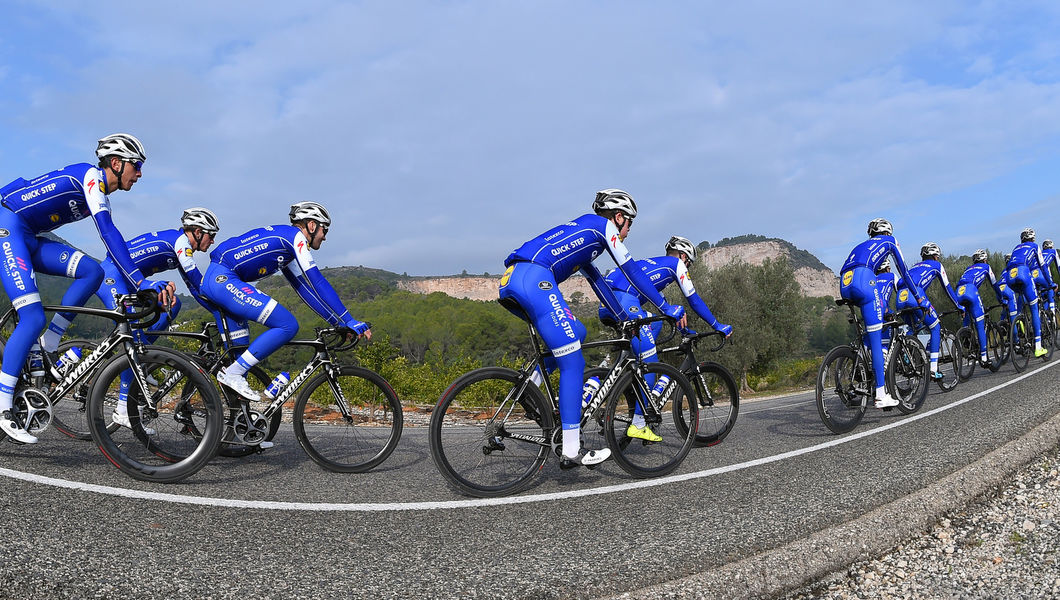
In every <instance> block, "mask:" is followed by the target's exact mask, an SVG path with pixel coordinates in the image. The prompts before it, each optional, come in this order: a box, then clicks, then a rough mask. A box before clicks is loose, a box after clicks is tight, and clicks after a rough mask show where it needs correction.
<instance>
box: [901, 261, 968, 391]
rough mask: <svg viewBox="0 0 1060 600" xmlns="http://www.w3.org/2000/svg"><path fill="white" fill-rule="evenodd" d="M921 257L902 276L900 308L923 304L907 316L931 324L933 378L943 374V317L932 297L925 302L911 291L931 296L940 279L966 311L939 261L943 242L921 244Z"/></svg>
mask: <svg viewBox="0 0 1060 600" xmlns="http://www.w3.org/2000/svg"><path fill="white" fill-rule="evenodd" d="M920 258H921V261H920V262H918V263H916V264H915V265H913V266H912V267H909V274H908V275H907V276H905V277H904V278H903V279H902V282H901V283H900V284H899V287H898V309H899V310H902V309H906V308H913V307H917V306H919V307H920V310H918V311H916V313H915V316H912V317H906V321H907V322H908V323H910V325H912V323H913V321H914V320H918V321H923V323H924V326H926V327H927V328H928V330H929V331H930V333H931V337H930V340H929V342H928V357H929V361H930V370H931V378H932V379H936V380H938V379H942V378H943V375H942V373H940V372H939V348H940V347H941V345H942V321H940V320H939V316H938V313H936V312H935V308H934V307H933V306H932V305H931V301H930V300H927V301H926V302H921V301H919V300H917V301H914V300H913V299H911V298H910V295H911V294H910V291H912V290H917V291H919V292H920V295H921V296H923V297H924V298H925V299H927V289H928V287H930V286H931V283H932V282H933V281H935V280H936V279H937V280H938V281H939V283H940V284H941V285H942V289H943V290H945V291H946V295H947V296H948V297H949V299H950V302H952V303H953V305H954V306H956V307H957V309H958V310H960V311H961V314H964V307H963V306H962V305H961V303H960V300H959V299H958V298H957V294H956V293H954V291H953V288H952V287H951V286H950V281H949V279H948V278H947V277H946V269H945V267H943V266H942V263H941V262H939V259H941V258H942V250H941V249H940V248H939V245H938V244H936V243H934V242H928V243H926V244H924V245H923V246H922V247H921V248H920Z"/></svg>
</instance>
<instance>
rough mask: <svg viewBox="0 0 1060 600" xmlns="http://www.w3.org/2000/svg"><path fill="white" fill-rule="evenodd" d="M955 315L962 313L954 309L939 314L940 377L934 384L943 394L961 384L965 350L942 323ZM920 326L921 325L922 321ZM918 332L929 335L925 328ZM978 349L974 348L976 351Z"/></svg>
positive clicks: (951, 330)
mask: <svg viewBox="0 0 1060 600" xmlns="http://www.w3.org/2000/svg"><path fill="white" fill-rule="evenodd" d="M955 314H964V313H963V311H962V310H960V309H954V310H947V311H945V312H943V313H940V314H939V361H938V367H937V368H938V372H939V373H941V374H942V377H941V378H940V379H935V383H937V384H938V386H939V388H940V389H941V390H942V391H944V392H950V391H953V389H954V388H956V387H957V384H958V383H960V382H961V371H962V370H963V368H964V367H963V365H964V360H965V350H964V346H963V345H962V343H961V339H960V338H959V337H958V336H957V332H956V331H954V330H953V329H951V328H949V327H947V326H946V324H945V321H943V319H944V318H946V317H948V316H949V315H955ZM921 324H923V322H922V321H921ZM919 331H920V333H922V334H924V333H927V334H928V335H930V333H929V332H928V331H927V328H926V327H923V328H922V329H920V330H919ZM978 348H979V347H978V346H976V349H978Z"/></svg>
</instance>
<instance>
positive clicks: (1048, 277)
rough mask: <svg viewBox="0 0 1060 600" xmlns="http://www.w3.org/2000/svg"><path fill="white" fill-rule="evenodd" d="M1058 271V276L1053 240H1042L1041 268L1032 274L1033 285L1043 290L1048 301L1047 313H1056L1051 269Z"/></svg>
mask: <svg viewBox="0 0 1060 600" xmlns="http://www.w3.org/2000/svg"><path fill="white" fill-rule="evenodd" d="M1054 267H1055V268H1056V269H1058V271H1057V273H1058V274H1060V263H1057V262H1056V249H1055V248H1053V240H1042V266H1041V270H1039V271H1038V273H1037V274H1035V273H1034V272H1032V273H1031V275H1033V276H1034V284H1035V285H1036V286H1038V289H1044V290H1045V298H1046V300H1048V301H1049V312H1051V313H1054V314H1055V313H1056V279H1053V268H1054Z"/></svg>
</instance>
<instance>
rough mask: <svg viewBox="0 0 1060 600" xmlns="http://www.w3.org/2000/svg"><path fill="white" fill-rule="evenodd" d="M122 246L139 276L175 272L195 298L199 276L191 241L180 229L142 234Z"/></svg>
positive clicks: (200, 279)
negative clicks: (125, 247) (126, 249)
mask: <svg viewBox="0 0 1060 600" xmlns="http://www.w3.org/2000/svg"><path fill="white" fill-rule="evenodd" d="M126 246H127V247H128V249H129V257H130V258H131V259H132V261H133V264H134V265H136V268H138V269H140V272H141V273H143V274H144V275H147V276H148V277H150V276H151V275H154V274H155V273H161V272H163V271H169V270H170V269H177V268H178V267H179V269H177V270H178V271H179V272H180V275H181V277H182V278H183V279H184V283H185V284H187V286H188V289H189V290H190V291H191V293H192V295H193V296H195V297H198V296H199V287H200V286H201V285H202V273H201V272H200V271H199V267H198V265H196V264H195V260H194V259H193V258H192V255H193V254H194V250H192V247H191V240H189V239H188V236H187V235H186V234H185V233H184V230H183V229H166V230H163V231H152V232H151V233H145V234H143V235H141V236H139V237H137V238H135V239H133V240H130V241H129V242H128V244H126Z"/></svg>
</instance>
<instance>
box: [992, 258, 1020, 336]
mask: <svg viewBox="0 0 1060 600" xmlns="http://www.w3.org/2000/svg"><path fill="white" fill-rule="evenodd" d="M1011 258H1012V255H1011V254H1006V255H1005V258H1004V261H1005V264H1008V261H1009V260H1010V259H1011ZM994 291H996V292H997V294H998V297H999V298H1000V300H1001V304H1002V305H1004V307H1005V308H1007V309H1008V310H1007V311H1005V310H1002V311H1001V322H1002V323H1010V322H1012V320H1013V319H1015V318H1016V315H1018V314H1019V304H1018V303H1017V302H1016V292H1013V291H1012V288H1011V287H1010V286H1009V284H1008V269H1005V268H1002V269H1001V276H1000V277H998V278H997V285H995V286H994Z"/></svg>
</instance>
